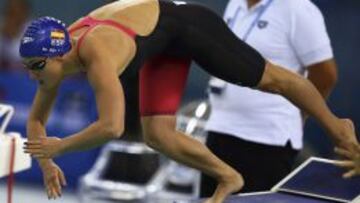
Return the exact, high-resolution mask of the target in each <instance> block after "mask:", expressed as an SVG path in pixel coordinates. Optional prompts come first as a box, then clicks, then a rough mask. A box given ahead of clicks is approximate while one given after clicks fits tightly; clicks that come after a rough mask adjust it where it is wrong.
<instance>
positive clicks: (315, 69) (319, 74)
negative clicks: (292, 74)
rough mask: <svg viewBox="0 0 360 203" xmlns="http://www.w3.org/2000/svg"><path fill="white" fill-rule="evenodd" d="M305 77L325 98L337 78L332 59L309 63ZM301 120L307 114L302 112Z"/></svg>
mask: <svg viewBox="0 0 360 203" xmlns="http://www.w3.org/2000/svg"><path fill="white" fill-rule="evenodd" d="M306 69H307V71H308V76H307V79H308V80H310V82H311V83H312V84H313V85H314V86H315V87H316V89H317V90H318V91H319V93H320V94H321V95H322V97H323V98H324V99H325V100H326V99H327V98H328V97H329V96H330V94H331V91H332V90H333V88H334V87H335V85H336V83H337V79H338V74H337V67H336V63H335V60H334V59H329V60H326V61H322V62H319V63H316V64H312V65H309V66H308V67H307V68H306ZM302 116H303V120H304V122H305V121H306V119H307V117H308V115H307V114H306V113H305V112H302Z"/></svg>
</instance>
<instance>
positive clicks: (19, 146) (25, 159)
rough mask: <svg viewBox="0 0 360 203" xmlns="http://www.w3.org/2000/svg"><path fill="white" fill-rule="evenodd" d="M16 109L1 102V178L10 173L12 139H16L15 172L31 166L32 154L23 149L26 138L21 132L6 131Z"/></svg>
mask: <svg viewBox="0 0 360 203" xmlns="http://www.w3.org/2000/svg"><path fill="white" fill-rule="evenodd" d="M14 111H15V110H14V107H12V106H10V105H6V104H0V118H3V121H2V123H1V125H0V178H2V177H4V176H7V175H9V174H10V164H11V155H12V139H15V150H14V152H15V156H14V168H13V173H16V172H19V171H23V170H25V169H28V168H30V167H31V158H30V155H28V154H25V153H24V150H23V145H24V142H25V140H26V139H24V138H22V137H21V135H20V134H19V133H16V132H9V133H6V132H5V131H6V127H7V126H8V124H9V122H10V120H11V118H12V116H13V115H14Z"/></svg>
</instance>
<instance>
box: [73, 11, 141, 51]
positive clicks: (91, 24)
mask: <svg viewBox="0 0 360 203" xmlns="http://www.w3.org/2000/svg"><path fill="white" fill-rule="evenodd" d="M98 25H109V26H113V27H115V28H118V29H119V30H121V31H123V32H125V33H126V34H127V35H129V37H131V38H133V39H135V37H136V32H135V31H133V30H132V29H130V28H128V27H126V26H124V25H122V24H120V23H118V22H116V21H113V20H97V19H95V18H92V17H90V16H86V17H84V18H83V19H81V21H80V22H79V24H78V25H76V26H75V27H73V28H71V29H70V30H69V33H70V34H72V33H73V32H75V31H76V30H79V29H81V28H84V27H88V29H87V30H86V31H85V32H84V33H83V34H82V35H81V36H80V38H79V40H78V43H77V45H76V51H77V52H78V54H79V48H80V46H81V44H82V42H83V40H84V37H85V36H86V34H87V33H89V32H90V31H91V30H92V29H93V28H95V27H96V26H98Z"/></svg>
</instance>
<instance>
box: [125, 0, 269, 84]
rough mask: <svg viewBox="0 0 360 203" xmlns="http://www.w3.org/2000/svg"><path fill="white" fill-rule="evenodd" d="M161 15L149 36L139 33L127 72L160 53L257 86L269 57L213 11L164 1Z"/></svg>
mask: <svg viewBox="0 0 360 203" xmlns="http://www.w3.org/2000/svg"><path fill="white" fill-rule="evenodd" d="M159 3H160V16H159V20H158V23H157V25H156V27H155V29H154V31H153V32H152V33H151V35H149V36H145V37H141V36H137V37H136V39H135V41H136V45H137V52H136V55H135V57H134V59H133V60H132V61H131V63H130V64H129V67H128V68H126V70H125V72H129V71H130V72H137V71H138V70H139V69H140V68H141V67H142V66H143V64H144V63H145V62H146V61H147V60H149V59H151V58H153V57H155V56H158V55H162V56H164V55H165V56H166V55H167V56H172V57H174V56H175V57H186V58H189V57H191V58H192V59H193V60H194V61H195V62H196V63H198V64H199V65H200V67H201V68H203V69H204V70H205V71H207V72H208V73H210V74H211V75H213V76H216V77H218V78H221V79H223V80H225V81H227V82H230V83H233V84H237V85H242V86H250V87H254V86H256V85H258V83H259V81H260V80H261V78H262V74H263V72H264V69H265V59H264V58H263V57H262V56H261V55H260V54H259V53H258V52H257V51H256V50H255V49H253V48H252V47H250V46H249V45H247V44H246V43H245V42H243V41H241V40H240V39H238V37H237V36H236V35H235V34H234V33H233V32H232V31H231V30H230V29H229V28H228V27H227V25H226V23H225V22H224V20H223V19H222V18H221V17H220V16H218V15H217V14H216V13H215V12H213V11H212V10H210V9H208V8H206V7H204V6H201V5H199V4H194V3H186V4H175V3H174V2H173V1H168V0H160V1H159Z"/></svg>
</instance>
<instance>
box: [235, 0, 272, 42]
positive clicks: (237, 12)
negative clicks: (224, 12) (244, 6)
mask: <svg viewBox="0 0 360 203" xmlns="http://www.w3.org/2000/svg"><path fill="white" fill-rule="evenodd" d="M272 2H273V0H268V2H267V3H266V4H265V5H264V6H262V8H261V10H260V11H259V13H258V15H257V16H256V18H255V20H254V21H253V22H252V23H251V25H250V26H249V28H248V30H247V31H246V32H245V34H244V36H243V37H242V40H243V41H246V40H247V39H248V37H249V36H250V34H251V32H252V30H253V29H254V27H255V25H256V24H257V23H258V22H259V20H260V18H261V16H262V15H263V14H264V13H265V11H266V10H267V9H268V8H269V7H270V5H271V3H272ZM240 9H241V8H240V7H239V8H238V9H237V10H236V13H235V16H234V21H233V22H231V24H230V25H229V26H230V27H231V28H233V27H234V22H235V20H236V18H237V17H238V15H239V12H240Z"/></svg>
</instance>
